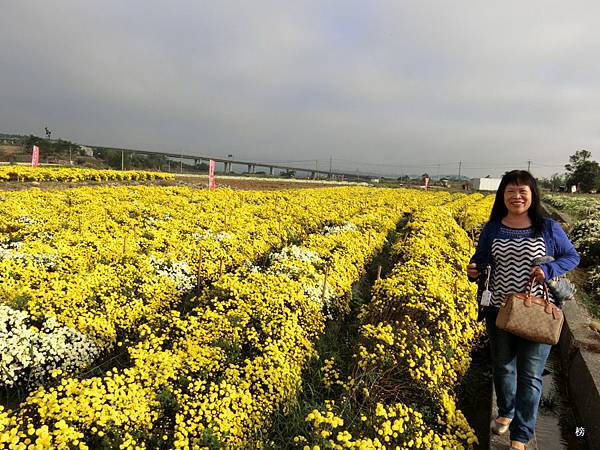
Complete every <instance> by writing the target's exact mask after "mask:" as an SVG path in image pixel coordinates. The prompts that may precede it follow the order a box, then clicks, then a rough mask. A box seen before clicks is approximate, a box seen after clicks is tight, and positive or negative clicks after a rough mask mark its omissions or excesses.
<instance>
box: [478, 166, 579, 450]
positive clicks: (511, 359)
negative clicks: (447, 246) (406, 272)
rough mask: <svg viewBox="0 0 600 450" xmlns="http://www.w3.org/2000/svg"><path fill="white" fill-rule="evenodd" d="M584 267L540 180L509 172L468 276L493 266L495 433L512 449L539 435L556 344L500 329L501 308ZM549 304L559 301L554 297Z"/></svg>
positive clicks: (489, 311)
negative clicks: (548, 212)
mask: <svg viewBox="0 0 600 450" xmlns="http://www.w3.org/2000/svg"><path fill="white" fill-rule="evenodd" d="M544 256H552V257H553V260H552V261H551V262H547V263H542V264H539V265H537V261H536V258H539V257H544ZM534 261H536V263H535V264H534ZM578 263H579V255H578V254H577V252H576V251H575V249H574V247H573V244H571V242H570V241H569V239H568V238H567V236H566V235H565V232H564V231H563V230H562V228H561V227H560V225H558V224H557V223H556V222H554V221H553V220H551V219H546V218H544V216H543V214H542V211H541V208H540V198H539V194H538V189H537V183H536V181H535V178H533V176H532V175H531V174H530V173H529V172H526V171H524V170H513V171H511V172H507V173H506V174H505V175H504V177H503V178H502V181H501V182H500V186H499V187H498V191H497V192H496V198H495V201H494V206H493V208H492V212H491V215H490V221H489V222H488V223H487V224H486V226H485V227H484V229H483V231H482V233H481V236H480V238H479V243H478V245H477V250H476V251H475V255H474V256H473V258H472V259H471V264H469V266H467V274H468V276H469V277H470V279H471V280H475V279H477V278H478V277H479V276H480V273H479V271H478V270H477V267H481V265H488V266H490V267H491V279H490V283H489V288H488V287H487V286H486V290H488V289H489V291H490V295H489V302H488V304H487V305H486V306H485V319H486V325H487V332H488V335H489V337H490V348H491V353H492V367H493V374H494V387H495V390H496V397H497V399H498V417H497V418H496V419H495V420H493V421H492V423H491V430H492V432H493V433H495V434H504V433H507V432H509V431H510V438H511V448H514V449H517V450H521V449H524V448H526V445H527V443H528V442H529V439H530V438H531V436H532V435H533V431H534V429H535V424H536V419H537V411H538V406H539V401H540V393H541V391H542V390H541V388H542V372H543V370H544V366H545V364H546V359H547V358H548V355H549V353H550V349H551V346H550V345H548V344H542V343H537V342H532V341H529V340H526V339H523V338H520V337H517V336H515V335H513V334H511V333H508V332H506V331H504V330H501V329H499V328H498V327H497V326H496V317H497V315H498V310H499V307H500V305H501V304H502V302H503V301H504V298H505V296H507V295H511V294H514V293H517V292H524V291H526V290H527V286H528V283H529V282H530V280H534V279H535V280H537V281H539V282H543V281H544V280H547V279H548V280H549V279H552V278H554V277H556V276H558V275H562V274H564V273H566V272H568V271H570V270H572V269H574V268H575V267H576V266H577V264H578ZM541 289H542V287H541V286H538V287H537V288H536V290H534V295H539V296H542V295H543V294H542V292H541ZM549 300H550V301H551V302H553V303H554V302H555V300H554V298H553V297H552V295H549ZM482 305H483V301H482ZM517 360H518V364H517Z"/></svg>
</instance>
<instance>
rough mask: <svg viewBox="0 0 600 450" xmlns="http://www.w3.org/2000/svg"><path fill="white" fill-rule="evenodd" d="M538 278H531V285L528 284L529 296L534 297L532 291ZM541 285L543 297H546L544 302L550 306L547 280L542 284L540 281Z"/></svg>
mask: <svg viewBox="0 0 600 450" xmlns="http://www.w3.org/2000/svg"><path fill="white" fill-rule="evenodd" d="M535 281H536V278H535V277H533V276H531V277H529V283H528V284H527V292H528V295H529V296H531V295H532V291H533V283H535ZM538 283H539V284H541V285H542V292H543V296H544V300H545V301H546V304H548V305H549V304H550V298H549V297H548V285H547V284H546V280H544V281H542V282H541V283H540V282H539V281H538Z"/></svg>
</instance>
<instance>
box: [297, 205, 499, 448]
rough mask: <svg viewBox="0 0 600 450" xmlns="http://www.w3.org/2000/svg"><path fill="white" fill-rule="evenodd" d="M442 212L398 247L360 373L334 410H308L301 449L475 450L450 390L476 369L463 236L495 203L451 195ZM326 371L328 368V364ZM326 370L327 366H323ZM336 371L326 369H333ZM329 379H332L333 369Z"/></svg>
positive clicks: (368, 327) (417, 222) (370, 324)
mask: <svg viewBox="0 0 600 450" xmlns="http://www.w3.org/2000/svg"><path fill="white" fill-rule="evenodd" d="M449 200H450V201H449V202H447V203H446V205H447V206H448V208H446V207H439V206H438V207H430V206H429V207H423V208H419V209H417V210H415V211H414V212H413V214H412V218H411V220H410V222H409V223H408V225H407V227H406V230H405V231H406V236H405V238H404V239H400V240H399V241H398V242H397V243H396V244H394V246H393V248H392V252H391V253H392V258H393V259H394V260H395V261H396V264H395V266H394V268H393V269H392V271H391V273H390V274H389V276H387V277H386V278H385V279H382V280H379V281H378V282H376V284H375V286H374V289H373V299H372V301H371V303H369V304H368V305H366V306H365V307H364V309H363V311H362V312H361V313H360V315H359V317H360V320H361V323H362V327H361V332H360V338H359V343H360V345H359V349H358V351H357V352H356V355H355V364H356V369H355V371H354V373H353V374H352V376H350V377H349V378H348V380H347V381H335V379H336V378H338V377H333V379H334V383H337V384H339V385H340V386H341V387H342V388H343V390H342V392H343V393H342V395H341V397H340V398H339V399H337V400H336V401H333V400H332V401H329V402H327V403H326V404H325V405H323V407H322V408H319V409H316V410H314V411H312V412H311V413H310V414H309V415H308V416H307V418H306V420H307V421H308V422H309V423H310V424H311V425H312V432H311V433H310V434H309V435H303V436H298V437H297V438H296V444H297V445H299V446H300V447H304V448H313V447H314V446H318V447H320V448H340V449H341V448H357V449H358V448H361V449H362V448H401V449H405V448H422V449H440V448H444V449H458V448H472V447H473V444H474V443H475V442H476V437H475V434H474V432H473V430H472V429H471V428H470V426H469V424H468V423H467V422H466V420H465V418H464V416H463V415H462V413H461V412H460V411H459V410H458V409H457V408H456V400H455V395H454V387H455V385H456V383H457V381H458V380H459V379H460V377H461V376H462V375H463V374H464V373H465V371H466V370H467V368H468V367H469V364H470V351H471V345H472V342H473V341H474V339H475V338H476V337H478V336H479V335H480V333H481V332H482V329H481V326H480V325H478V324H477V322H476V315H477V313H476V304H475V302H474V300H473V299H474V296H475V292H474V286H473V285H472V284H470V283H469V282H468V281H467V280H466V277H465V276H464V267H465V265H466V264H467V262H468V259H469V257H470V256H471V252H472V244H471V243H470V241H469V238H468V236H467V234H466V233H465V231H464V230H463V229H462V228H461V227H459V226H458V225H457V223H456V221H455V220H454V218H453V215H454V216H456V213H457V211H459V210H462V206H461V207H459V206H458V205H459V204H462V205H469V207H470V208H469V209H470V210H471V211H472V216H466V215H464V214H462V215H461V217H462V218H463V223H466V224H468V225H469V226H468V228H469V229H478V228H481V226H482V225H483V223H484V222H485V220H486V218H487V217H486V213H485V211H487V213H488V214H489V208H490V202H491V200H490V198H488V197H486V198H484V197H481V196H479V195H476V196H473V197H472V198H471V199H469V198H468V197H466V198H464V197H461V196H454V197H453V198H450V199H449ZM326 363H330V361H326ZM326 365H327V364H326ZM330 365H331V364H329V366H330ZM324 372H325V375H326V376H327V377H329V378H332V377H331V372H332V371H331V368H330V367H326V368H325V370H324Z"/></svg>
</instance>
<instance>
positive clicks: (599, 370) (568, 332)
mask: <svg viewBox="0 0 600 450" xmlns="http://www.w3.org/2000/svg"><path fill="white" fill-rule="evenodd" d="M563 311H564V313H565V324H564V326H563V329H562V333H561V336H560V341H559V343H558V345H559V348H560V355H561V360H562V361H561V362H562V366H563V372H564V374H565V376H566V378H567V385H568V389H569V397H570V398H571V403H572V405H573V408H574V410H575V415H576V417H577V420H578V421H579V424H578V427H582V428H583V432H584V433H585V437H586V438H587V442H588V445H589V448H590V450H600V335H599V334H598V333H597V332H595V331H593V330H592V329H591V328H590V326H589V319H588V318H587V317H586V315H585V314H584V311H583V309H582V308H581V307H580V306H579V305H578V304H577V301H570V302H566V303H565V305H564V306H563ZM573 432H575V430H573Z"/></svg>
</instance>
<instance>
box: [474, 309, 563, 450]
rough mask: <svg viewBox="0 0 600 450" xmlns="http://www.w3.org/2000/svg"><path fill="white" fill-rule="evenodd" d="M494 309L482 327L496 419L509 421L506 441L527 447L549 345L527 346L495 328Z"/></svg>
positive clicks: (532, 343) (518, 339)
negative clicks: (487, 342) (488, 353)
mask: <svg viewBox="0 0 600 450" xmlns="http://www.w3.org/2000/svg"><path fill="white" fill-rule="evenodd" d="M497 315H498V309H497V308H489V310H488V312H487V313H486V318H485V320H486V326H487V332H488V336H489V337H490V347H491V354H492V368H493V374H494V386H495V389H496V402H497V404H498V416H500V417H508V418H509V419H513V420H512V422H511V423H510V427H509V429H510V439H511V440H513V441H519V442H523V443H524V444H527V443H528V442H529V440H530V439H531V437H532V436H533V432H534V430H535V423H536V420H537V413H538V407H539V404H540V397H541V395H542V373H543V372H544V367H545V366H546V360H547V359H548V355H549V354H550V350H551V349H552V346H551V345H548V344H540V343H537V342H531V341H528V340H526V339H523V338H520V337H517V336H515V335H513V334H510V333H507V332H506V331H503V330H500V329H498V328H496V316H497Z"/></svg>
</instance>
